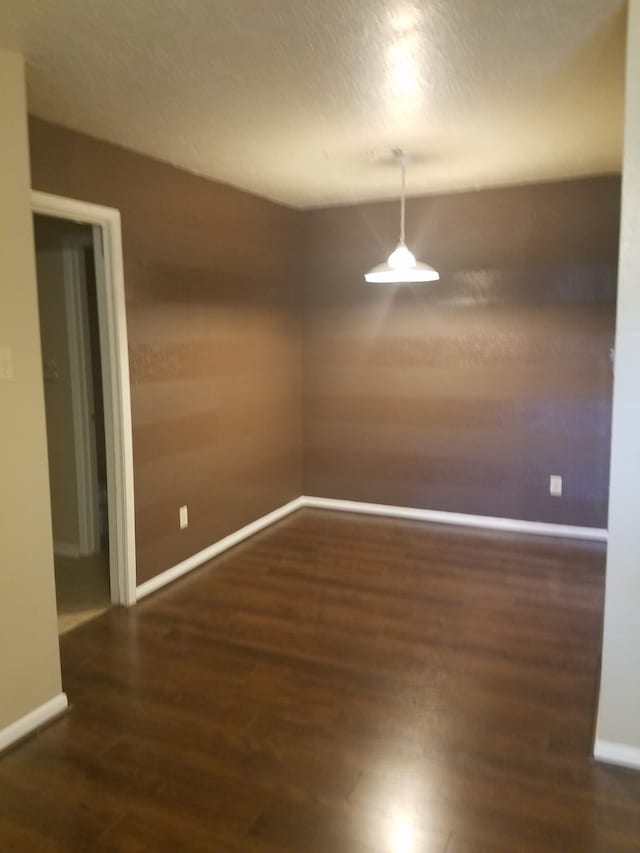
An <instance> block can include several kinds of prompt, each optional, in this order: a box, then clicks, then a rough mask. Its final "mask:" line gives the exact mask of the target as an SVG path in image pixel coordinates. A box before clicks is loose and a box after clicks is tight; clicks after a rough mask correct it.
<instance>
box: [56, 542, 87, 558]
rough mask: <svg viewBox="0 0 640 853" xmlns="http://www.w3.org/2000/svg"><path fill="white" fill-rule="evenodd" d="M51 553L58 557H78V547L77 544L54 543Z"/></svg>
mask: <svg viewBox="0 0 640 853" xmlns="http://www.w3.org/2000/svg"><path fill="white" fill-rule="evenodd" d="M53 553H54V554H58V555H59V556H60V557H79V556H80V546H79V545H78V543H77V542H54V543H53Z"/></svg>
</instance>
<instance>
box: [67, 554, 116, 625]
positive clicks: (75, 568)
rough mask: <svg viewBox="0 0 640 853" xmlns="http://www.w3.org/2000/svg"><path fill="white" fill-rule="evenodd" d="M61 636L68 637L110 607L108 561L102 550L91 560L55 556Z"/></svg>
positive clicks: (89, 558)
mask: <svg viewBox="0 0 640 853" xmlns="http://www.w3.org/2000/svg"><path fill="white" fill-rule="evenodd" d="M54 564H55V575H56V605H57V608H58V633H59V634H66V633H67V631H71V629H72V628H77V626H78V625H82V624H83V623H84V622H88V621H89V620H90V619H95V617H96V616H99V615H100V614H101V613H104V612H105V610H108V609H109V607H110V606H111V599H110V589H109V559H108V557H107V554H106V552H104V551H100V552H99V553H97V554H91V555H90V556H88V557H63V556H61V555H59V554H56V555H55V558H54Z"/></svg>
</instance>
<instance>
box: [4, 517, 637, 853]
mask: <svg viewBox="0 0 640 853" xmlns="http://www.w3.org/2000/svg"><path fill="white" fill-rule="evenodd" d="M603 565H604V553H603V549H602V548H601V547H599V546H595V545H584V544H582V545H581V544H571V543H566V542H554V541H551V540H542V539H527V538H523V537H509V536H503V535H496V534H488V533H482V532H469V531H464V530H461V529H455V528H446V527H429V526H427V525H422V524H414V523H411V522H399V521H392V520H385V519H379V520H375V519H374V520H372V519H368V518H364V517H358V516H347V515H336V514H331V513H323V512H312V511H303V512H300V513H298V514H297V515H295V516H292V517H291V518H289V519H288V520H286V521H284V522H282V523H280V524H279V525H277V526H276V527H273V528H271V529H270V530H268V531H266V532H264V533H262V534H261V535H260V536H258V537H255V538H254V539H253V540H251V542H249V543H247V544H245V545H243V546H240V547H239V548H237V549H235V550H234V551H232V552H230V553H229V554H228V555H226V556H225V557H223V558H219V559H218V560H217V561H215V562H214V563H212V564H210V566H209V567H205V568H203V569H201V570H199V571H197V572H195V573H194V574H192V575H190V576H189V577H187V578H185V579H183V580H181V581H179V582H177V583H176V584H174V585H173V586H172V587H169V588H167V589H165V590H163V591H161V592H159V593H157V594H156V595H155V596H153V597H152V598H149V599H147V600H145V601H144V602H142V603H141V604H140V605H139V606H138V607H136V608H134V609H132V610H130V611H125V610H113V611H111V612H109V613H107V614H105V615H104V616H101V617H99V618H98V619H96V620H95V621H94V622H92V623H90V624H88V625H85V626H82V627H80V628H78V629H76V630H75V631H73V632H71V633H70V634H68V635H67V636H65V637H63V639H62V654H63V670H64V684H65V689H66V690H67V691H68V694H69V696H70V699H71V702H72V704H73V708H72V710H71V712H70V713H69V714H68V715H67V716H66V717H65V718H63V719H62V720H60V721H59V722H57V723H56V724H54V725H52V726H50V727H49V728H48V729H46V730H44V731H43V732H41V733H40V735H39V736H37V737H36V738H33V739H32V740H30V741H28V742H27V743H25V744H23V745H21V746H20V747H18V748H16V749H14V750H13V751H11V752H9V753H8V754H6V755H5V756H3V757H2V758H0V850H2V851H3V853H5V851H12V852H13V851H32V850H33V851H38V853H40V851H59V850H81V851H85V850H86V851H96V853H104V851H136V853H139V851H165V850H166V851H215V853H227V851H228V853H238V851H250V853H275V852H276V851H295V852H296V853H305V851H314V853H347V851H348V853H381V851H385V853H418V851H420V853H436V851H437V853H442V851H446V853H480V851H483V853H517V851H547V853H549V851H558V852H559V853H560V852H561V853H573V851H575V852H576V853H587V851H589V853H596V852H597V851H602V853H628V851H640V774H638V775H636V774H633V773H631V772H627V771H624V770H616V769H613V768H610V767H606V766H603V765H597V764H595V763H593V762H592V761H591V760H590V758H589V752H590V748H591V737H592V725H593V708H594V698H595V692H596V685H597V670H598V649H599V645H600V631H601V610H602V597H603V571H604V569H603Z"/></svg>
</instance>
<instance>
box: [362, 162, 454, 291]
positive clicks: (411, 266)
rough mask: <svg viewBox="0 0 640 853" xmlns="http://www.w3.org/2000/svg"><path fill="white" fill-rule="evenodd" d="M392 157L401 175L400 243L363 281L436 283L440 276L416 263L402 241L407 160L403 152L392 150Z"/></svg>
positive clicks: (426, 266) (427, 266)
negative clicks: (385, 260)
mask: <svg viewBox="0 0 640 853" xmlns="http://www.w3.org/2000/svg"><path fill="white" fill-rule="evenodd" d="M393 156H394V158H395V160H396V162H397V163H398V164H399V166H400V172H401V175H402V194H401V196H400V241H399V243H398V245H397V246H396V248H395V249H394V250H393V252H391V254H390V255H389V259H388V260H387V262H386V263H384V264H378V266H377V267H374V268H373V269H372V270H369V272H368V273H367V274H366V275H365V277H364V278H365V281H367V282H369V284H415V283H419V282H427V281H438V279H439V278H440V276H439V275H438V273H437V271H436V270H434V268H433V267H430V266H429V265H428V264H421V263H420V262H419V261H416V259H415V257H414V255H413V254H412V253H411V252H410V251H409V249H408V248H407V244H406V243H405V241H404V237H405V234H404V224H405V207H406V190H405V177H406V170H407V158H406V156H405V153H404V151H402V150H401V149H399V148H394V150H393Z"/></svg>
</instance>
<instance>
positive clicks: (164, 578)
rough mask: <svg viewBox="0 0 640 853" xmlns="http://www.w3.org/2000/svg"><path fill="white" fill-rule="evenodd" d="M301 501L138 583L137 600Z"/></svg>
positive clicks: (287, 505) (288, 510)
mask: <svg viewBox="0 0 640 853" xmlns="http://www.w3.org/2000/svg"><path fill="white" fill-rule="evenodd" d="M302 501H303V499H302V498H294V499H293V500H292V501H289V503H286V504H284V506H281V507H278V509H274V510H273V512H269V513H267V515H263V516H262V518H258V519H256V521H252V522H251V523H250V524H247V525H245V527H241V528H240V530H236V531H235V532H234V533H230V534H229V535H228V536H225V537H224V538H223V539H219V540H218V541H217V542H214V543H213V545H209V547H207V548H205V549H204V550H203V551H200V552H198V553H197V554H194V555H193V556H192V557H188V558H187V559H186V560H183V561H182V562H181V563H178V564H177V565H175V566H173V567H172V568H170V569H167V570H166V571H165V572H161V574H159V575H156V576H155V577H154V578H151V579H150V580H148V581H145V582H144V583H142V584H140V585H139V586H138V587H137V588H136V597H137V599H138V601H139V600H140V599H141V598H145V596H147V595H150V594H151V593H152V592H155V591H156V590H158V589H160V588H161V587H163V586H166V585H167V584H169V583H172V582H173V581H175V580H177V579H178V578H179V577H182V575H185V574H187V572H191V571H193V569H196V568H198V566H201V565H202V564H203V563H206V562H208V561H209V560H212V559H213V558H214V557H217V556H218V554H222V552H223V551H228V550H229V548H233V547H234V545H239V544H240V542H244V540H245V539H248V538H249V537H250V536H253V535H254V534H256V533H259V532H260V531H261V530H264V528H265V527H269V526H270V525H271V524H275V523H276V521H280V520H281V519H283V518H286V517H287V516H288V515H291V513H292V512H295V511H296V510H297V509H300V508H301V507H302V506H303V503H302Z"/></svg>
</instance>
